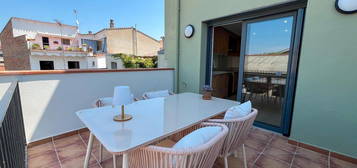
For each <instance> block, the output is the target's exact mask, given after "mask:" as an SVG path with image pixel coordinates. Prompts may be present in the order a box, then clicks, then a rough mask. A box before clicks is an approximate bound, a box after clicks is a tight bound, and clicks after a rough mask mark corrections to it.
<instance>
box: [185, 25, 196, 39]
mask: <svg viewBox="0 0 357 168" xmlns="http://www.w3.org/2000/svg"><path fill="white" fill-rule="evenodd" d="M194 32H195V28H194V27H193V26H192V25H190V24H189V25H187V26H186V27H185V37H186V38H191V37H192V36H193V34H194Z"/></svg>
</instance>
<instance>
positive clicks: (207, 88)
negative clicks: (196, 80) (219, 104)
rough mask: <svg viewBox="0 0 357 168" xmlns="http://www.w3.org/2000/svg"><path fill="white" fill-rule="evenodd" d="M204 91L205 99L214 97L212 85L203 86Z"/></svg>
mask: <svg viewBox="0 0 357 168" xmlns="http://www.w3.org/2000/svg"><path fill="white" fill-rule="evenodd" d="M202 91H203V96H202V99H203V100H211V99H212V91H213V89H212V87H211V86H210V85H204V86H203V88H202Z"/></svg>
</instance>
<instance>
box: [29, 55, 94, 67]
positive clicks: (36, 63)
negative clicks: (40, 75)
mask: <svg viewBox="0 0 357 168" xmlns="http://www.w3.org/2000/svg"><path fill="white" fill-rule="evenodd" d="M40 61H53V65H54V69H68V63H67V62H68V61H79V67H80V69H88V68H90V67H88V61H87V57H67V56H35V55H31V56H30V64H31V70H40Z"/></svg>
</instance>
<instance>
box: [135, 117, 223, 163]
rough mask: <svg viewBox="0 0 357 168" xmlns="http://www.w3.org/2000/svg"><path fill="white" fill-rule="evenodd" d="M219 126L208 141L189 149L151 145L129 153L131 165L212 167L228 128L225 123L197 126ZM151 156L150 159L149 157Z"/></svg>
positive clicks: (199, 126) (200, 126) (200, 125)
mask: <svg viewBox="0 0 357 168" xmlns="http://www.w3.org/2000/svg"><path fill="white" fill-rule="evenodd" d="M206 126H218V127H221V128H222V131H221V132H219V133H218V134H217V135H216V136H214V137H213V138H211V139H210V140H209V141H208V142H206V143H204V144H202V145H200V146H197V147H195V148H188V149H174V148H167V147H160V146H154V145H150V146H148V147H144V148H140V149H138V150H135V151H133V152H130V153H129V164H130V167H143V168H151V167H155V168H207V167H212V166H213V164H214V162H215V160H216V158H217V156H218V155H219V152H220V150H221V148H222V145H223V142H224V139H225V137H226V135H227V134H228V128H227V127H226V126H225V125H224V124H218V123H201V124H199V125H197V126H196V128H202V127H206ZM147 158H150V159H147Z"/></svg>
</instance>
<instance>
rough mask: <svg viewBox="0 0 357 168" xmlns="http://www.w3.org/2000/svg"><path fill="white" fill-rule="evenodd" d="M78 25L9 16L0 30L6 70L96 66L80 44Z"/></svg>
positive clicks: (86, 67)
mask: <svg viewBox="0 0 357 168" xmlns="http://www.w3.org/2000/svg"><path fill="white" fill-rule="evenodd" d="M78 37H79V36H78V33H77V27H76V26H71V25H65V24H61V23H49V22H41V21H35V20H29V19H22V18H11V19H10V20H9V22H8V23H7V25H6V26H5V28H4V30H3V31H2V33H1V36H0V39H1V43H2V47H3V55H4V64H5V69H6V70H53V69H88V68H97V66H96V65H93V64H92V63H88V62H89V60H95V59H94V56H93V54H92V53H90V52H89V51H86V50H85V49H84V48H82V46H81V44H80V40H79V38H78Z"/></svg>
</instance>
